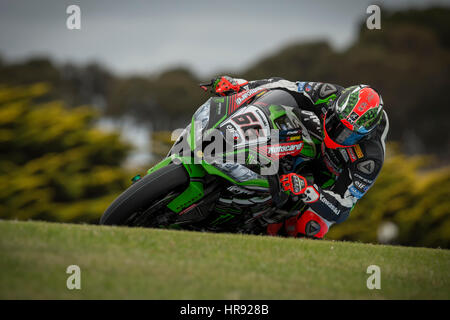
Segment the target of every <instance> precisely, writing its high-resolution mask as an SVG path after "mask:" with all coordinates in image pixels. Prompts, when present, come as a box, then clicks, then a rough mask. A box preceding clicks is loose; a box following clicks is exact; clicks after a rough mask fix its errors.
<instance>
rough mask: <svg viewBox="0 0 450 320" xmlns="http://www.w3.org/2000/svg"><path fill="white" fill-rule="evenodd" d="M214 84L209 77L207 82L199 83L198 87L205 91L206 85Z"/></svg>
mask: <svg viewBox="0 0 450 320" xmlns="http://www.w3.org/2000/svg"><path fill="white" fill-rule="evenodd" d="M213 84H214V79H211V81H210V82H208V83H199V86H200V88H202V89H203V90H205V91H208V87H211V86H212V85H213Z"/></svg>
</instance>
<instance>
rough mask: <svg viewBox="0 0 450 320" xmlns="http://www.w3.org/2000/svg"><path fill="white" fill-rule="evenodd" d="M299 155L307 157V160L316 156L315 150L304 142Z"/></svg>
mask: <svg viewBox="0 0 450 320" xmlns="http://www.w3.org/2000/svg"><path fill="white" fill-rule="evenodd" d="M300 154H301V155H303V156H305V157H308V158H314V157H315V155H316V148H315V147H314V145H310V144H308V143H306V142H304V144H303V148H302V151H301V152H300Z"/></svg>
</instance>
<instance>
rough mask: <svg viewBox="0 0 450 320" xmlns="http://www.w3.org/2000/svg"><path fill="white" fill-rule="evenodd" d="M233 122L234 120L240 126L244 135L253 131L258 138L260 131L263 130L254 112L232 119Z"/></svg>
mask: <svg viewBox="0 0 450 320" xmlns="http://www.w3.org/2000/svg"><path fill="white" fill-rule="evenodd" d="M231 120H233V121H234V122H235V123H236V124H237V125H239V127H240V128H241V130H242V131H243V132H244V134H245V133H246V132H247V131H248V130H252V132H254V133H255V134H256V135H257V136H259V131H258V130H261V129H262V127H261V124H260V123H259V121H258V119H257V118H256V116H255V115H254V114H253V112H246V113H243V114H240V115H238V116H235V117H233V118H231Z"/></svg>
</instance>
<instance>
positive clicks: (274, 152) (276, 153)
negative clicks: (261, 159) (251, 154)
mask: <svg viewBox="0 0 450 320" xmlns="http://www.w3.org/2000/svg"><path fill="white" fill-rule="evenodd" d="M302 149H303V142H289V143H282V144H278V145H272V146H262V147H260V148H259V151H260V152H262V153H263V154H264V153H265V154H266V155H267V156H268V157H271V158H272V157H275V158H278V159H279V158H282V157H285V156H287V155H292V156H296V155H298V154H299V153H300V152H301V151H302Z"/></svg>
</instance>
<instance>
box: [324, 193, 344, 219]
mask: <svg viewBox="0 0 450 320" xmlns="http://www.w3.org/2000/svg"><path fill="white" fill-rule="evenodd" d="M320 201H322V202H323V203H325V204H326V205H327V207H328V208H330V209H331V211H333V212H334V214H335V215H337V216H338V215H339V213H341V210H339V209H338V208H336V207H335V205H334V204H332V203H331V202H330V201H328V200H327V198H325V197H324V196H323V195H320Z"/></svg>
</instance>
